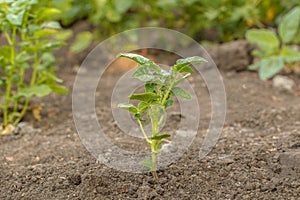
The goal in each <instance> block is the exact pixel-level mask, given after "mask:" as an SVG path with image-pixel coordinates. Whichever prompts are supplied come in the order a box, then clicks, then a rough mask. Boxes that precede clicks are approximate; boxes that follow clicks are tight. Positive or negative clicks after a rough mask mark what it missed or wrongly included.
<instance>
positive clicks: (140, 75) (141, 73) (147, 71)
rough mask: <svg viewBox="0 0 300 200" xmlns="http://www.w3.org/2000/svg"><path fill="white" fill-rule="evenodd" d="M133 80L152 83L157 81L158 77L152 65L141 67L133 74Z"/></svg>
mask: <svg viewBox="0 0 300 200" xmlns="http://www.w3.org/2000/svg"><path fill="white" fill-rule="evenodd" d="M132 77H133V78H137V79H139V80H141V81H143V82H150V81H155V80H157V78H158V76H157V75H155V71H154V70H153V68H152V67H151V66H150V65H140V66H139V67H138V68H137V70H136V71H135V72H134V73H133V74H132Z"/></svg>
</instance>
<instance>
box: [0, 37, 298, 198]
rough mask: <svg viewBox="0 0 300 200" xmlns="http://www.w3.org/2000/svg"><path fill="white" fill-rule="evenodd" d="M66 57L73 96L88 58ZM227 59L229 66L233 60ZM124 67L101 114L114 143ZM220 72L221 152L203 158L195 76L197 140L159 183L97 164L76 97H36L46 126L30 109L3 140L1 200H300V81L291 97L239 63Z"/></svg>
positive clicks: (203, 124) (206, 107)
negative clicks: (81, 132)
mask: <svg viewBox="0 0 300 200" xmlns="http://www.w3.org/2000/svg"><path fill="white" fill-rule="evenodd" d="M237 44H238V43H237ZM242 44H244V42H242ZM235 46H238V47H239V50H238V51H237V50H236V49H234V48H235ZM240 46H241V45H232V44H230V45H228V48H233V51H234V52H236V53H239V51H242V52H240V54H238V55H245V56H244V59H251V58H248V56H246V55H248V52H249V49H247V48H246V49H245V51H244V52H243V49H241V48H240ZM228 48H226V51H228V50H229V49H228ZM222 49H224V47H221V48H219V49H218V52H219V53H220V51H221V50H222ZM62 53H63V54H62ZM149 53H151V52H149ZM58 54H60V55H64V60H61V61H60V68H59V70H58V74H59V76H60V78H62V79H63V80H65V83H64V84H65V85H66V86H67V87H68V88H69V89H70V91H72V86H73V82H74V79H75V76H76V72H77V70H78V66H79V65H80V62H81V61H82V58H84V56H85V55H86V54H84V53H83V54H82V55H72V54H70V53H69V52H68V50H67V48H64V49H63V50H62V52H59V53H58ZM220 55H224V53H222V52H221V53H220ZM166 56H167V58H168V59H167V60H168V61H169V62H172V61H174V58H175V57H174V56H172V55H164V54H163V53H159V52H152V55H151V57H153V58H155V59H156V60H158V61H160V60H162V58H164V60H166V59H165V58H166ZM241 57H243V56H240V58H241ZM220 59H221V58H219V60H218V63H222V60H220ZM222 59H224V60H223V62H224V63H229V60H227V59H232V57H231V56H230V57H229V58H228V57H226V56H223V57H222ZM239 62H240V61H239ZM247 62H251V60H244V63H247ZM231 63H234V59H233V60H231ZM240 63H241V62H240ZM240 63H238V64H236V66H240ZM232 66H234V64H232ZM124 70H125V69H124ZM124 70H114V68H113V67H112V68H111V70H108V72H107V75H106V76H105V77H104V80H103V82H100V85H99V87H100V88H101V87H103V88H105V90H102V91H106V92H105V93H102V95H101V96H99V97H98V100H99V101H97V102H98V103H97V105H96V112H97V114H98V116H99V118H100V121H101V122H102V123H103V124H105V126H107V130H108V132H109V133H108V134H109V137H110V138H112V139H113V138H120V137H121V138H122V137H123V136H122V134H123V135H124V133H122V132H121V131H120V130H119V129H118V127H116V126H114V121H113V118H112V114H111V111H110V106H109V107H107V105H109V104H107V103H109V101H110V96H111V89H112V88H113V86H114V84H115V81H116V80H118V78H119V77H120V75H122V73H124ZM221 74H222V76H223V80H224V84H225V89H226V94H227V116H226V121H225V125H224V129H223V132H222V134H221V137H220V138H219V140H218V142H217V144H216V146H215V147H214V149H213V150H212V151H211V152H210V153H209V154H208V156H206V157H205V158H203V159H199V147H200V144H201V143H202V141H203V138H204V135H205V134H206V130H207V128H208V123H209V120H210V103H209V95H208V93H207V90H206V87H205V84H204V82H203V80H202V79H201V77H200V76H199V75H197V74H196V75H194V76H193V77H192V78H191V79H190V82H191V83H192V85H193V86H194V89H195V91H196V93H197V96H198V97H199V100H200V107H201V108H203V109H201V118H200V124H199V130H198V134H197V136H196V138H195V139H194V140H193V143H192V145H191V146H190V147H189V148H188V150H187V151H186V152H185V154H184V155H183V156H182V157H181V158H180V159H179V160H177V161H176V162H174V163H172V164H170V165H169V166H167V167H166V168H164V169H162V170H159V171H158V176H159V180H158V181H154V180H153V177H152V175H151V174H150V173H144V174H135V173H126V172H121V171H117V170H114V169H111V168H109V167H107V166H105V165H103V164H101V163H98V162H97V161H96V159H95V158H94V157H93V156H92V155H91V154H90V153H89V152H88V151H87V150H86V148H85V147H84V146H83V145H82V143H81V141H80V138H79V136H78V134H77V131H76V128H75V125H74V122H73V118H72V106H71V105H72V99H71V96H72V95H71V93H70V94H68V95H64V96H59V95H50V96H48V97H47V98H44V99H36V100H34V103H33V105H40V106H42V107H43V110H42V111H41V116H42V120H41V121H40V122H37V121H35V119H34V118H33V117H32V116H31V114H30V113H29V114H28V115H27V117H26V118H25V119H24V122H26V123H22V124H21V125H20V130H19V131H18V132H17V133H16V134H12V135H7V136H2V137H0V153H1V157H0V161H1V162H0V171H1V173H0V178H1V185H0V199H12V200H15V199H78V200H79V199H180V200H181V199H187V200H188V199H300V167H299V166H300V164H299V160H300V104H299V101H300V96H299V93H297V90H299V87H300V78H299V77H298V76H296V75H289V77H290V78H292V79H293V80H294V81H295V82H296V85H297V86H298V87H296V88H295V89H294V91H291V92H290V91H282V90H278V89H276V88H273V87H272V82H271V81H261V80H259V79H258V78H257V74H256V73H251V72H248V71H244V70H241V68H240V67H238V68H237V69H236V70H235V69H234V67H230V69H228V68H222V67H221ZM101 83H102V84H101ZM171 115H172V117H171V118H170V120H171V122H170V123H171V124H170V126H169V127H174V126H173V125H175V124H176V123H178V121H179V120H180V115H178V113H177V111H176V109H175V111H174V112H172V113H171ZM30 124H32V125H34V127H35V128H32V127H31V126H30ZM116 143H118V142H116ZM141 143H142V142H140V141H131V140H130V138H129V139H128V138H126V137H125V136H124V137H123V139H122V142H119V143H118V145H119V146H120V147H124V148H129V149H132V150H139V148H141V147H143V143H142V144H141ZM138 144H140V145H138Z"/></svg>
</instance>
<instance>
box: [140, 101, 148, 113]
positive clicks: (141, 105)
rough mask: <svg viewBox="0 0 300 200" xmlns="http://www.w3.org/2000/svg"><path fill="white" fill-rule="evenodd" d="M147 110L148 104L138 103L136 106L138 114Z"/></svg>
mask: <svg viewBox="0 0 300 200" xmlns="http://www.w3.org/2000/svg"><path fill="white" fill-rule="evenodd" d="M148 108H149V104H148V103H146V102H144V101H142V102H140V103H139V105H138V110H139V113H144V112H146V111H147V110H148Z"/></svg>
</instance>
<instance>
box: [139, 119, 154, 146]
mask: <svg viewBox="0 0 300 200" xmlns="http://www.w3.org/2000/svg"><path fill="white" fill-rule="evenodd" d="M138 122H139V125H140V128H141V130H142V133H143V135H144V138H145V139H146V141H147V143H148V144H151V140H149V138H148V137H147V135H146V133H145V130H144V126H143V124H142V122H141V120H139V119H138Z"/></svg>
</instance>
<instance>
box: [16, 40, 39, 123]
mask: <svg viewBox="0 0 300 200" xmlns="http://www.w3.org/2000/svg"><path fill="white" fill-rule="evenodd" d="M35 45H38V41H36V43H35ZM33 59H34V60H33V72H32V76H31V81H30V86H33V85H34V84H35V82H36V78H37V71H38V66H39V65H40V59H39V58H38V53H37V51H35V52H34V54H33ZM29 102H30V98H26V99H25V103H24V106H23V108H22V111H21V112H20V115H19V116H18V118H17V119H16V120H15V121H14V123H13V125H17V124H18V123H19V122H20V121H21V120H22V118H23V117H24V115H25V114H26V111H27V110H28V105H29Z"/></svg>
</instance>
